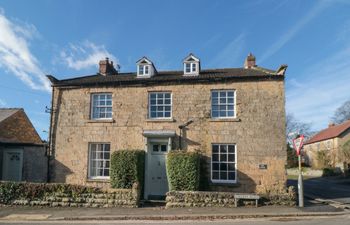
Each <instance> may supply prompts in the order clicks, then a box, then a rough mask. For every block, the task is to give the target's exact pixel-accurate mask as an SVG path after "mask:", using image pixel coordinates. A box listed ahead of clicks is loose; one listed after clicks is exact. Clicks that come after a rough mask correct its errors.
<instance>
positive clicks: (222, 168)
mask: <svg viewBox="0 0 350 225" xmlns="http://www.w3.org/2000/svg"><path fill="white" fill-rule="evenodd" d="M226 170H227V164H226V163H220V171H226Z"/></svg>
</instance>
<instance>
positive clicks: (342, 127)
mask: <svg viewBox="0 0 350 225" xmlns="http://www.w3.org/2000/svg"><path fill="white" fill-rule="evenodd" d="M348 129H350V120H347V121H345V122H344V123H342V124H339V125H334V126H330V127H328V128H327V129H324V130H322V131H320V132H319V133H317V134H316V135H314V136H313V137H312V138H310V139H309V140H308V141H307V142H305V144H304V145H308V144H312V143H315V142H319V141H324V140H327V139H331V138H335V137H339V136H340V135H341V134H342V133H344V132H345V131H346V130H348Z"/></svg>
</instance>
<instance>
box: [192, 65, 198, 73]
mask: <svg viewBox="0 0 350 225" xmlns="http://www.w3.org/2000/svg"><path fill="white" fill-rule="evenodd" d="M196 68H197V65H196V64H195V63H192V72H196V70H197V69H196Z"/></svg>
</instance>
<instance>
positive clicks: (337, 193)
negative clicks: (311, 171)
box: [289, 178, 350, 224]
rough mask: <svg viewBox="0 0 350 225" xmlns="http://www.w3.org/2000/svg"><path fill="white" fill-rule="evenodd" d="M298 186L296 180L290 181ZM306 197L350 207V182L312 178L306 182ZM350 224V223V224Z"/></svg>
mask: <svg viewBox="0 0 350 225" xmlns="http://www.w3.org/2000/svg"><path fill="white" fill-rule="evenodd" d="M289 183H290V184H293V185H295V186H296V184H297V181H296V180H290V181H289ZM304 193H305V196H311V197H313V198H320V199H325V200H332V201H335V202H339V203H342V204H349V205H350V180H349V179H347V180H345V179H335V178H312V179H307V180H304ZM349 224H350V223H349Z"/></svg>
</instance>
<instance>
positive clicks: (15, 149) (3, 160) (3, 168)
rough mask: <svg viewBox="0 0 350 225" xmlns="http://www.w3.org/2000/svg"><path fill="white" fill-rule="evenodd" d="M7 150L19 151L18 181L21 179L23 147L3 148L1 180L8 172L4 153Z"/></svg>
mask: <svg viewBox="0 0 350 225" xmlns="http://www.w3.org/2000/svg"><path fill="white" fill-rule="evenodd" d="M8 152H18V153H20V170H19V178H20V179H19V181H22V175H23V171H22V170H23V149H21V148H12V149H11V148H8V149H4V150H3V155H2V158H3V159H2V176H1V178H2V180H4V175H5V174H6V173H7V172H8V171H7V169H8V160H6V159H7V158H6V153H8Z"/></svg>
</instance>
